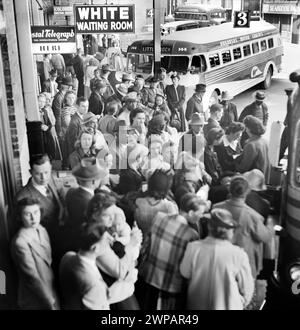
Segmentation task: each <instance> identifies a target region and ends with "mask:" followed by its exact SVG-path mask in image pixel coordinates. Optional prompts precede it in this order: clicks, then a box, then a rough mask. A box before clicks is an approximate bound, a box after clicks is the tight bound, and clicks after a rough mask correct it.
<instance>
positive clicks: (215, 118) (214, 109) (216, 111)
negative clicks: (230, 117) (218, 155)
mask: <svg viewBox="0 0 300 330" xmlns="http://www.w3.org/2000/svg"><path fill="white" fill-rule="evenodd" d="M209 112H210V117H209V118H208V120H207V124H205V125H204V127H203V133H204V137H205V138H206V137H207V135H208V132H209V131H210V130H211V129H212V128H221V126H220V120H221V118H222V115H223V107H222V105H221V104H217V103H215V104H212V105H211V106H210V109H209Z"/></svg>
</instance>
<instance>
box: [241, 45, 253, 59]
mask: <svg viewBox="0 0 300 330" xmlns="http://www.w3.org/2000/svg"><path fill="white" fill-rule="evenodd" d="M243 53H244V56H249V55H251V48H250V45H246V46H244V47H243Z"/></svg>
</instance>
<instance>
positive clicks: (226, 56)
mask: <svg viewBox="0 0 300 330" xmlns="http://www.w3.org/2000/svg"><path fill="white" fill-rule="evenodd" d="M222 60H223V64H226V63H228V62H231V53H230V50H225V51H224V52H222Z"/></svg>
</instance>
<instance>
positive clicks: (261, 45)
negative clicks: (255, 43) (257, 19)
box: [260, 40, 267, 52]
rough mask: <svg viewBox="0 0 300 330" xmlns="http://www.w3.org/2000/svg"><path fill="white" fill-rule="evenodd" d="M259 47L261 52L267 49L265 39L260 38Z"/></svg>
mask: <svg viewBox="0 0 300 330" xmlns="http://www.w3.org/2000/svg"><path fill="white" fill-rule="evenodd" d="M260 49H261V51H262V52H263V51H265V50H266V49H267V42H266V40H262V41H261V42H260Z"/></svg>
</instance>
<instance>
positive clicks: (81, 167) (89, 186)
mask: <svg viewBox="0 0 300 330" xmlns="http://www.w3.org/2000/svg"><path fill="white" fill-rule="evenodd" d="M72 174H73V176H74V177H75V178H76V181H77V183H78V187H77V188H70V189H69V190H68V192H67V194H66V200H65V203H66V209H67V214H68V218H67V221H66V227H67V231H68V233H69V240H70V243H69V244H70V247H72V248H73V249H77V244H78V238H79V232H80V227H81V225H82V224H83V223H84V222H85V213H86V210H87V206H88V203H89V201H90V200H91V199H92V198H93V196H94V191H95V189H97V188H99V186H100V185H101V180H103V179H104V178H105V176H106V175H107V171H106V170H105V169H104V168H102V167H101V166H100V165H99V163H98V161H97V159H96V158H84V159H82V160H81V162H80V163H79V164H78V165H77V166H76V167H74V169H73V170H72Z"/></svg>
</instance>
